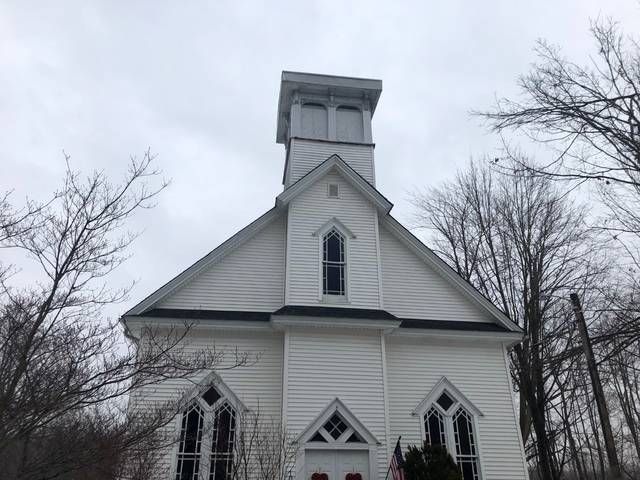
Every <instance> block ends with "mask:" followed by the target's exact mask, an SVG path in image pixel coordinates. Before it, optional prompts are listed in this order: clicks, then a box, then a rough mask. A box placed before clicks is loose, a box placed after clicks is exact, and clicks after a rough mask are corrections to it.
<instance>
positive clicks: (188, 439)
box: [180, 406, 203, 453]
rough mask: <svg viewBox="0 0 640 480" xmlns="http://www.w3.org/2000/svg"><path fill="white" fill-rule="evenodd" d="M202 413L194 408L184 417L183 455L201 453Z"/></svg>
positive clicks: (197, 408) (182, 434)
mask: <svg viewBox="0 0 640 480" xmlns="http://www.w3.org/2000/svg"><path fill="white" fill-rule="evenodd" d="M202 421H203V419H202V412H201V410H200V408H199V407H197V406H196V407H193V408H191V409H189V410H188V411H187V412H185V413H184V415H183V416H182V432H181V434H180V436H181V439H180V440H181V447H182V448H181V453H199V452H200V442H201V440H202Z"/></svg>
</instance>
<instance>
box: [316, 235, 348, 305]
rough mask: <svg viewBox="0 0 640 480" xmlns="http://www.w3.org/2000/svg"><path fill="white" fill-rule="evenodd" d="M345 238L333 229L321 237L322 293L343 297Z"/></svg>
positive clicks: (344, 291) (344, 283) (344, 290)
mask: <svg viewBox="0 0 640 480" xmlns="http://www.w3.org/2000/svg"><path fill="white" fill-rule="evenodd" d="M345 247H346V245H345V236H344V235H343V234H342V233H340V232H339V231H338V230H337V229H336V228H335V227H333V228H331V229H330V230H329V231H328V232H327V233H326V234H325V235H324V236H323V237H322V293H323V295H336V296H345V294H346V263H347V262H346V249H345Z"/></svg>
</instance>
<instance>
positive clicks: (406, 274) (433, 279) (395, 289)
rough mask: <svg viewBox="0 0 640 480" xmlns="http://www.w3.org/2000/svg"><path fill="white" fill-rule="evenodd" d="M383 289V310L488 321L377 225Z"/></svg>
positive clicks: (422, 316)
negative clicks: (378, 228)
mask: <svg viewBox="0 0 640 480" xmlns="http://www.w3.org/2000/svg"><path fill="white" fill-rule="evenodd" d="M380 258H381V263H382V292H383V295H384V307H385V310H388V311H389V312H391V313H393V314H394V315H396V316H398V317H400V318H418V319H426V320H460V321H467V322H487V321H490V320H489V319H488V318H487V315H486V314H485V313H483V312H481V310H480V309H479V307H477V306H476V305H474V304H472V303H471V301H470V300H468V299H467V298H466V297H464V296H463V295H462V294H461V293H460V292H459V291H458V290H456V289H455V288H454V287H453V286H452V285H451V284H450V283H449V282H447V281H446V280H444V279H443V278H442V277H441V276H439V275H438V274H437V273H436V272H435V271H434V270H432V269H431V268H430V267H429V266H428V265H426V264H425V263H424V262H423V261H422V260H421V259H420V258H418V256H417V255H416V254H414V253H413V252H412V251H411V250H409V248H408V247H407V246H406V245H404V244H403V243H401V242H400V240H398V239H397V238H396V237H395V236H393V235H392V234H391V233H390V232H388V231H387V230H386V229H385V228H384V227H383V226H380Z"/></svg>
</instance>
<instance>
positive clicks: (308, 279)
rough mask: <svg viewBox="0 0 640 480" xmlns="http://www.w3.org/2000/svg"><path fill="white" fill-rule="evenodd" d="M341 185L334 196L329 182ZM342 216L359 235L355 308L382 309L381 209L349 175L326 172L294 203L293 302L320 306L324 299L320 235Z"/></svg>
mask: <svg viewBox="0 0 640 480" xmlns="http://www.w3.org/2000/svg"><path fill="white" fill-rule="evenodd" d="M328 183H337V184H338V185H339V187H338V188H339V191H340V198H328V196H327V184H328ZM333 217H335V218H337V219H338V220H340V222H341V223H343V224H344V225H345V226H346V227H347V228H348V229H349V230H351V232H352V233H353V234H354V235H355V237H356V238H347V250H348V254H347V271H348V274H347V290H348V296H349V300H350V304H349V306H352V307H366V308H378V307H379V305H380V303H379V284H378V263H377V250H376V242H377V238H376V230H375V222H376V221H377V216H376V210H375V207H374V206H373V205H372V204H371V203H369V201H367V200H366V199H365V198H364V197H363V196H362V194H361V193H360V192H358V191H357V190H356V189H354V188H353V187H352V186H351V184H349V183H348V182H347V181H346V180H344V178H342V177H341V176H340V175H338V174H335V173H330V174H327V175H325V176H324V177H323V178H321V179H319V180H318V181H317V182H316V183H315V184H314V185H312V186H311V187H309V188H308V189H307V190H305V191H304V192H303V193H302V194H300V196H298V197H297V198H295V199H294V200H293V201H292V202H291V204H290V205H289V224H288V230H289V232H288V252H287V255H288V262H289V265H288V272H287V275H288V278H287V303H288V304H290V305H318V302H319V298H320V294H321V291H320V281H321V280H320V268H321V258H320V242H321V241H322V238H321V236H319V235H317V236H314V233H315V232H316V231H317V230H318V229H319V228H320V227H322V226H323V225H324V224H326V222H327V221H328V220H329V219H331V218H333Z"/></svg>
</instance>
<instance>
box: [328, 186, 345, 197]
mask: <svg viewBox="0 0 640 480" xmlns="http://www.w3.org/2000/svg"><path fill="white" fill-rule="evenodd" d="M334 185H335V187H336V192H337V193H336V195H335V196H333V195H331V187H332V186H334ZM340 190H342V189H341V188H340V184H339V183H338V182H328V183H327V198H340Z"/></svg>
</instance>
